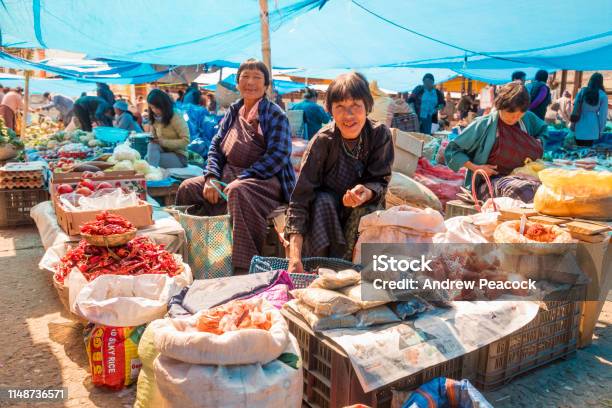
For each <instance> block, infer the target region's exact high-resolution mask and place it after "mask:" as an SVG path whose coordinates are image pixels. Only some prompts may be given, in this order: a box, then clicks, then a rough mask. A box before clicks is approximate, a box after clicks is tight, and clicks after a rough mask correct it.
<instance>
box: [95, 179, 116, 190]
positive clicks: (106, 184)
mask: <svg viewBox="0 0 612 408" xmlns="http://www.w3.org/2000/svg"><path fill="white" fill-rule="evenodd" d="M103 188H113V185H112V184H111V183H109V182H108V181H103V182H101V183H98V185H97V186H96V191H97V190H102V189H103Z"/></svg>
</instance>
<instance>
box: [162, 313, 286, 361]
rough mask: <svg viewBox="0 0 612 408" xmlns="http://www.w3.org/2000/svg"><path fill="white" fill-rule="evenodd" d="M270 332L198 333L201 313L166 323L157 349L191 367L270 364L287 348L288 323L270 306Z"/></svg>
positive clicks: (253, 330) (251, 330)
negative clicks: (192, 365) (196, 365)
mask: <svg viewBox="0 0 612 408" xmlns="http://www.w3.org/2000/svg"><path fill="white" fill-rule="evenodd" d="M263 310H265V311H266V312H269V313H270V314H271V320H272V327H270V329H269V330H262V329H242V330H235V331H230V332H226V333H223V334H214V333H208V332H201V331H198V330H197V327H196V322H197V320H198V318H199V313H198V314H195V315H193V316H190V317H188V318H176V319H165V320H164V321H163V322H162V323H160V324H159V326H158V328H157V330H156V331H155V347H157V349H158V350H159V352H160V353H161V354H163V355H164V356H166V357H169V358H173V359H176V360H179V361H182V362H185V363H190V364H213V365H237V364H256V363H260V364H266V363H269V362H270V361H272V360H274V359H276V358H278V356H279V355H280V354H281V353H282V352H283V350H284V349H285V348H286V347H287V343H288V341H289V337H288V336H289V328H288V326H287V322H286V321H285V319H284V318H283V316H282V315H281V314H280V312H279V311H278V310H277V309H276V308H274V306H272V305H271V304H269V303H268V302H264V308H263Z"/></svg>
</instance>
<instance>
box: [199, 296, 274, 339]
mask: <svg viewBox="0 0 612 408" xmlns="http://www.w3.org/2000/svg"><path fill="white" fill-rule="evenodd" d="M270 327H272V316H271V313H270V311H264V310H263V299H252V300H235V301H233V302H229V303H226V304H224V305H221V306H218V307H215V308H212V309H208V310H204V311H202V312H201V314H200V316H199V317H198V321H197V328H198V330H199V331H201V332H208V333H213V334H223V333H226V332H230V331H235V330H242V329H261V330H270Z"/></svg>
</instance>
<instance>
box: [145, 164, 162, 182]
mask: <svg viewBox="0 0 612 408" xmlns="http://www.w3.org/2000/svg"><path fill="white" fill-rule="evenodd" d="M163 179H164V173H162V170H161V169H160V168H159V167H151V171H150V172H149V174H147V175H145V180H147V181H159V180H163Z"/></svg>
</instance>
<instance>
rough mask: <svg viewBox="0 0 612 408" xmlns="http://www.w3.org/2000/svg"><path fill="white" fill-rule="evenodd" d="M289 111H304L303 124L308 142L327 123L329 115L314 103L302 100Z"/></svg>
mask: <svg viewBox="0 0 612 408" xmlns="http://www.w3.org/2000/svg"><path fill="white" fill-rule="evenodd" d="M290 110H301V111H304V122H305V123H306V130H307V132H308V140H310V139H312V137H313V136H314V135H315V134H316V133H317V132H318V131H319V129H321V126H323V124H325V123H327V122H329V115H328V114H327V112H325V109H323V107H322V106H321V105H319V104H318V103H316V102H313V101H309V100H307V99H304V100H303V101H302V102H299V103H296V104H295V105H293V106H292V107H291V109H290Z"/></svg>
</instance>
